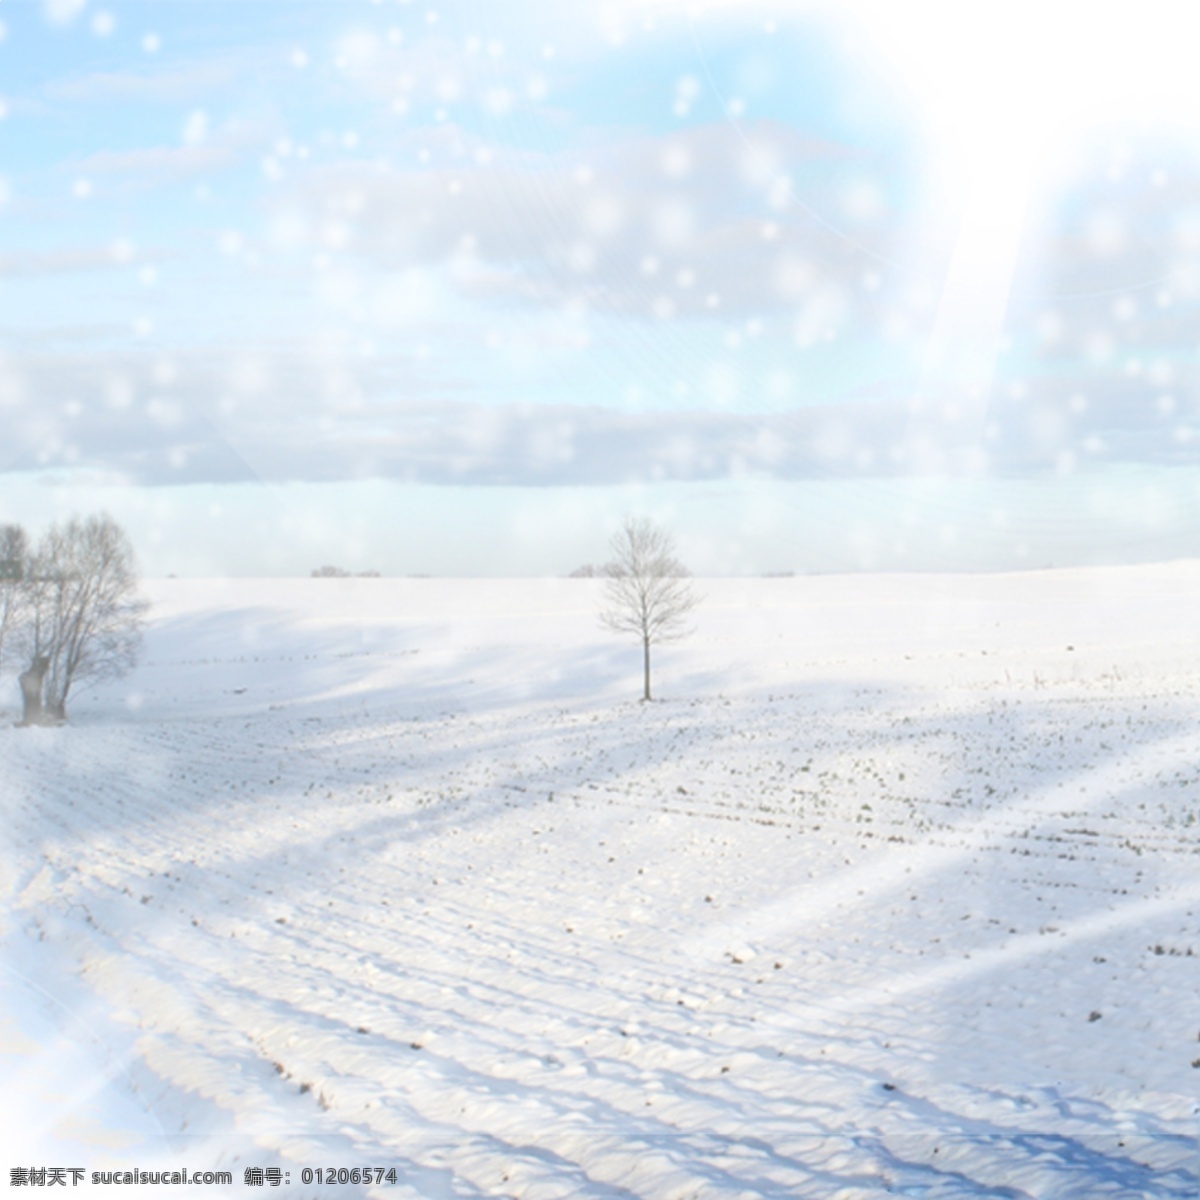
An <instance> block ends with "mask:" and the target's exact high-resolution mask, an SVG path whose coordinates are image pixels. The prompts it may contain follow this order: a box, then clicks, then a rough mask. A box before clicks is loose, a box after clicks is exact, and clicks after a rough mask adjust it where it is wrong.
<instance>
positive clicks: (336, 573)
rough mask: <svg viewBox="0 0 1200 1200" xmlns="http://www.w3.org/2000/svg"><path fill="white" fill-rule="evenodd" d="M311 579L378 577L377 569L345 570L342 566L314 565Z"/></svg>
mask: <svg viewBox="0 0 1200 1200" xmlns="http://www.w3.org/2000/svg"><path fill="white" fill-rule="evenodd" d="M312 578H313V579H353V578H358V579H378V578H379V572H378V571H358V572H357V573H356V572H354V571H347V570H346V569H345V568H344V567H331V566H325V567H314V568H313V571H312Z"/></svg>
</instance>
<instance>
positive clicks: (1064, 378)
mask: <svg viewBox="0 0 1200 1200" xmlns="http://www.w3.org/2000/svg"><path fill="white" fill-rule="evenodd" d="M897 8H899V9H902V10H903V13H902V14H899V13H897V12H896V9H897ZM964 8H970V11H971V19H970V20H965V19H964V18H963V16H962V12H961V10H962V9H964ZM1180 8H1181V6H1178V5H1168V4H1158V3H1153V2H1151V3H1148V4H1146V5H1144V6H1139V7H1138V12H1137V13H1136V14H1130V13H1128V12H1126V13H1123V14H1118V15H1113V16H1106V15H1103V14H1100V15H1097V14H1094V13H1092V12H1091V11H1090V9H1089V7H1088V6H1086V5H1083V4H1075V3H1072V2H1070V0H1060V3H1058V4H1054V3H1049V4H1042V5H1033V4H1028V3H1015V4H1013V3H1010V4H1008V5H1004V6H1000V5H996V6H994V7H993V6H989V5H986V4H980V5H978V6H962V5H957V6H956V5H950V4H945V3H940V2H939V0H912V3H910V4H906V5H903V6H896V5H890V6H889V5H884V4H881V3H875V2H874V0H845V2H844V3H840V4H836V5H822V4H819V3H801V2H793V3H775V4H760V3H754V2H746V3H735V2H733V0H728V2H725V3H720V2H713V3H707V4H704V3H701V4H685V3H675V2H673V0H644V2H641V3H635V2H633V0H627V2H621V0H613V2H607V3H588V2H582V0H581V2H580V3H572V4H561V3H550V2H548V0H514V2H513V3H509V4H504V5H492V4H489V5H484V4H481V3H478V0H456V2H447V3H437V2H436V0H431V2H428V3H416V2H412V3H406V2H403V0H401V2H397V0H379V2H373V0H361V2H359V0H338V2H336V3H334V2H332V0H322V2H313V0H308V2H301V0H249V2H246V3H237V4H235V3H227V2H223V0H216V2H214V0H205V2H203V3H202V2H199V0H171V2H169V3H165V2H162V0H144V2H142V3H126V2H124V0H112V2H111V3H100V2H97V0H86V2H85V0H44V2H43V0H0V21H2V22H3V38H2V40H0V113H2V114H3V115H2V117H0V434H2V440H0V519H4V520H19V521H22V522H23V523H25V524H27V525H29V526H31V527H33V528H37V527H39V526H40V525H42V524H43V523H45V522H46V521H48V520H50V519H52V518H54V517H56V516H59V515H63V514H67V513H70V512H75V511H92V510H95V509H100V508H103V509H106V510H108V511H110V512H112V513H113V514H114V515H115V516H117V517H118V518H119V519H121V520H122V521H123V522H125V523H126V525H127V526H128V528H129V530H130V532H131V534H132V536H133V539H134V542H135V545H136V546H137V548H138V551H139V555H140V558H141V561H142V564H143V567H144V569H145V570H146V571H147V572H149V573H152V574H165V573H168V572H174V573H179V574H222V573H230V574H254V573H266V574H280V573H282V574H305V573H307V572H308V570H310V569H311V568H312V567H314V566H317V565H320V564H322V563H327V562H329V563H337V564H339V565H344V566H346V567H347V568H351V569H377V570H381V571H383V572H384V573H387V574H405V573H448V574H505V573H511V574H530V573H532V574H539V573H550V574H554V573H565V572H566V571H569V570H570V569H571V568H573V567H575V566H578V565H580V564H581V563H583V562H588V561H600V560H602V559H603V557H604V555H605V552H606V551H605V547H606V542H607V538H608V536H609V534H610V533H611V532H612V530H613V529H614V528H615V527H616V526H617V525H618V524H619V522H620V520H621V518H622V516H623V515H624V514H625V513H627V512H638V513H644V514H648V515H651V516H654V517H657V518H659V519H660V520H662V521H663V522H664V523H665V524H667V525H669V526H670V527H671V528H672V529H673V530H674V531H675V532H676V533H677V535H678V538H679V541H680V548H681V553H682V556H683V557H684V558H685V559H686V560H687V561H688V562H689V563H690V564H691V565H692V567H693V569H694V570H696V571H697V572H699V573H725V572H739V573H741V572H745V573H756V572H768V571H785V570H795V571H797V572H805V571H810V570H819V571H829V570H861V569H886V570H903V569H933V568H936V569H970V570H977V569H985V570H991V569H1003V568H1012V567H1037V566H1044V565H1048V564H1051V563H1053V564H1057V565H1066V564H1071V563H1083V562H1094V561H1131V560H1137V559H1143V558H1167V557H1176V556H1190V555H1192V554H1194V553H1195V551H1196V545H1197V530H1198V524H1197V519H1198V518H1200V472H1198V471H1197V462H1198V458H1200V406H1198V395H1197V383H1198V382H1200V377H1198V372H1197V365H1198V364H1197V348H1198V345H1200V335H1198V333H1197V330H1198V329H1200V322H1198V321H1197V320H1196V318H1197V315H1200V314H1198V288H1200V274H1198V272H1197V266H1198V263H1197V257H1198V256H1200V152H1198V150H1197V147H1198V146H1200V142H1198V141H1197V137H1196V134H1197V129H1196V123H1195V119H1194V118H1193V116H1192V114H1193V113H1195V112H1200V96H1197V95H1196V94H1195V93H1196V87H1197V85H1196V84H1195V83H1194V82H1193V81H1192V78H1191V76H1192V74H1193V72H1192V71H1191V69H1190V64H1188V62H1187V57H1186V53H1185V49H1186V46H1188V45H1191V44H1194V42H1193V41H1192V40H1191V39H1192V35H1193V34H1194V33H1195V30H1194V29H1192V28H1191V24H1192V23H1194V22H1192V19H1191V18H1186V17H1182V16H1181V15H1180Z"/></svg>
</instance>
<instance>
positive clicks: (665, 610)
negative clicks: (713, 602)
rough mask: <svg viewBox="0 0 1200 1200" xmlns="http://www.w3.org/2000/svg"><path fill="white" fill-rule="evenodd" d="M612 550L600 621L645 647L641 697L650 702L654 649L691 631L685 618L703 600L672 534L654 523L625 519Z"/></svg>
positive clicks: (635, 518) (631, 518)
mask: <svg viewBox="0 0 1200 1200" xmlns="http://www.w3.org/2000/svg"><path fill="white" fill-rule="evenodd" d="M611 547H612V552H613V559H612V561H611V562H609V563H607V564H606V565H605V567H604V569H603V574H604V577H605V582H604V600H603V608H602V610H601V612H600V623H601V624H602V625H603V626H604V627H605V628H606V629H611V630H612V631H613V632H614V633H628V634H633V635H634V636H635V637H637V638H638V640H639V641H640V642H641V643H642V699H643V700H649V699H650V647H651V646H653V645H656V644H658V643H659V642H669V641H674V640H675V639H677V638H680V637H682V636H683V635H684V634H685V633H686V632H687V628H686V622H685V619H686V617H687V615H688V613H690V612H691V611H692V609H693V608H695V607H696V604H697V603H698V602H699V597H698V596H697V595H696V592H695V590H694V589H693V587H692V585H691V582H690V580H689V577H688V570H687V568H686V567H685V566H684V565H683V564H682V563H681V562H680V561H679V560H678V559H677V558H676V557H675V542H674V540H673V539H672V537H671V535H670V534H669V533H667V532H666V530H664V529H662V528H660V527H659V526H658V525H655V524H654V522H653V521H650V520H647V519H646V518H644V517H628V518H626V520H625V524H624V525H623V526H622V528H621V530H620V532H618V533H617V534H616V535H615V536H614V537H613V539H612V542H611Z"/></svg>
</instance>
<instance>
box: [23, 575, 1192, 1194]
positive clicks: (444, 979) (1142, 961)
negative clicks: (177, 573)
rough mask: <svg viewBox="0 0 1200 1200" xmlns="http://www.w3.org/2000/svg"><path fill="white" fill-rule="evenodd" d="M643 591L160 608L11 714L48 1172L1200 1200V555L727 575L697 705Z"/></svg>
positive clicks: (186, 587)
mask: <svg viewBox="0 0 1200 1200" xmlns="http://www.w3.org/2000/svg"><path fill="white" fill-rule="evenodd" d="M597 586H598V585H597V584H596V583H595V582H593V581H590V580H560V581H552V580H546V581H537V580H533V581H531V580H524V581H495V580H388V579H384V580H358V579H354V580H270V581H247V580H239V581H231V582H216V581H213V582H207V581H184V580H179V581H156V582H152V583H150V584H149V585H148V586H147V589H146V590H147V592H148V594H149V596H150V598H151V600H152V602H153V609H152V618H151V624H150V628H149V630H148V636H147V644H146V653H145V656H144V660H143V664H142V666H141V667H140V668H139V669H138V671H137V672H136V673H135V674H134V675H132V676H130V677H129V678H127V679H126V680H123V681H121V682H120V683H118V684H114V685H109V686H107V687H105V688H103V689H96V690H94V691H92V692H90V693H87V694H84V695H81V696H79V697H78V699H77V700H76V702H75V704H74V706H73V709H72V718H73V719H72V723H71V725H70V726H68V727H65V728H56V729H33V730H18V729H14V728H12V727H11V722H9V721H7V720H6V721H5V723H4V727H3V728H2V729H0V803H2V804H3V830H4V833H3V836H4V838H5V842H6V845H5V854H4V857H3V863H4V877H3V880H2V881H0V883H2V886H3V889H4V894H5V897H6V901H7V903H6V906H5V915H4V918H3V921H4V926H3V930H2V936H3V951H4V956H3V967H4V970H3V971H2V972H0V996H2V999H3V1013H2V1017H0V1055H2V1056H3V1057H2V1058H0V1069H2V1070H3V1071H4V1074H5V1078H6V1080H8V1082H9V1085H8V1086H7V1087H6V1088H5V1089H4V1096H3V1101H2V1102H0V1103H2V1104H3V1111H0V1120H2V1121H3V1125H4V1128H5V1130H6V1136H5V1139H4V1140H5V1141H6V1143H7V1150H8V1153H7V1156H6V1161H4V1162H3V1163H0V1166H2V1167H3V1170H4V1177H5V1181H6V1182H7V1179H8V1171H9V1168H10V1167H13V1166H17V1165H38V1164H39V1163H40V1164H42V1165H66V1166H70V1165H86V1166H87V1167H88V1169H89V1170H91V1169H113V1168H116V1169H134V1168H143V1169H146V1168H151V1167H154V1166H157V1165H167V1166H171V1167H182V1166H184V1165H186V1166H188V1167H190V1168H191V1169H193V1170H199V1169H205V1168H215V1167H221V1168H223V1169H229V1170H232V1171H233V1173H234V1176H235V1180H236V1181H237V1182H236V1185H235V1187H234V1188H233V1189H232V1190H230V1189H224V1190H222V1189H218V1190H217V1192H216V1193H214V1194H245V1195H253V1194H265V1193H263V1192H262V1190H261V1189H250V1188H245V1189H243V1187H242V1182H241V1181H242V1173H243V1169H244V1168H245V1167H247V1166H250V1167H253V1166H261V1167H276V1166H278V1167H281V1168H283V1169H285V1170H288V1171H290V1173H291V1180H292V1183H291V1186H290V1187H288V1188H283V1189H275V1190H273V1191H272V1190H271V1189H270V1188H268V1189H267V1193H269V1194H274V1195H280V1194H286V1195H289V1196H310V1195H311V1196H331V1195H343V1196H366V1195H370V1196H388V1197H396V1198H397V1200H399V1198H401V1197H404V1198H411V1197H472V1196H513V1197H529V1198H530V1200H534V1198H537V1200H543V1198H545V1200H549V1198H551V1197H655V1198H659V1197H661V1198H666V1197H677V1198H683V1197H813V1198H819V1200H830V1198H833V1197H842V1198H847V1200H848V1198H851V1197H862V1198H864V1200H865V1198H867V1197H882V1196H889V1195H900V1196H923V1197H964V1196H987V1197H1037V1198H1039V1200H1043V1198H1045V1200H1049V1198H1052V1197H1053V1198H1057V1197H1079V1198H1081V1200H1082V1198H1088V1200H1091V1198H1095V1197H1160V1196H1161V1197H1195V1196H1197V1195H1200V1148H1198V1144H1197V1130H1198V1128H1200V1103H1198V1102H1197V1097H1198V1096H1200V564H1198V563H1172V564H1165V565H1159V566H1144V567H1136V568H1119V569H1118V568H1113V569H1093V570H1080V571H1052V572H1051V571H1047V572H1036V573H1029V574H1024V575H1000V576H895V577H887V576H873V577H864V576H857V577H822V578H795V579H772V580H713V581H701V583H700V590H701V592H702V593H703V595H704V597H705V599H704V602H703V604H702V605H701V607H700V608H699V609H697V610H696V612H695V614H694V625H695V632H694V634H693V635H692V636H691V637H690V638H689V639H688V640H687V641H686V642H683V643H679V644H677V645H674V646H671V647H665V648H663V649H662V650H661V651H660V652H659V653H658V655H657V658H656V670H655V683H656V689H657V693H658V696H659V697H660V698H659V699H657V700H656V702H655V703H653V704H650V705H643V704H640V703H638V702H637V701H636V697H637V695H638V694H639V688H640V657H639V654H640V652H639V649H638V647H637V646H636V645H635V644H626V643H623V642H621V641H620V640H619V639H617V638H615V637H613V636H612V635H609V634H606V633H604V632H603V631H601V630H600V629H599V628H598V626H597V623H596V616H595V614H596V597H597ZM5 686H6V688H7V689H8V690H7V691H6V692H5V696H6V697H9V705H10V709H11V707H12V704H13V703H14V702H15V695H12V693H15V685H14V684H12V682H11V680H6V683H5ZM10 715H11V713H10ZM356 1165H371V1166H383V1167H393V1166H394V1167H395V1168H397V1173H398V1182H397V1183H396V1184H395V1185H394V1186H387V1185H386V1184H385V1185H383V1186H380V1187H371V1188H365V1187H361V1186H354V1185H349V1184H348V1185H344V1186H333V1187H330V1186H328V1185H326V1186H323V1187H316V1186H312V1187H304V1186H303V1185H302V1184H301V1183H300V1171H301V1170H302V1169H303V1168H304V1167H306V1166H308V1167H312V1168H316V1167H326V1168H327V1167H329V1166H333V1167H339V1166H346V1167H351V1166H356ZM164 1190H168V1191H169V1190H170V1189H161V1188H147V1189H146V1193H147V1194H155V1195H162V1194H163V1192H164ZM93 1193H94V1194H97V1193H98V1189H93ZM122 1194H125V1195H135V1194H138V1189H136V1188H125V1189H123V1193H122Z"/></svg>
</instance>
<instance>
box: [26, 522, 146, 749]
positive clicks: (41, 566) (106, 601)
mask: <svg viewBox="0 0 1200 1200" xmlns="http://www.w3.org/2000/svg"><path fill="white" fill-rule="evenodd" d="M20 594H21V605H22V612H21V620H20V621H19V622H18V630H19V639H20V640H21V641H22V643H23V649H24V651H25V653H26V657H27V659H28V662H29V666H28V667H27V668H26V670H25V671H23V672H22V674H21V679H20V682H21V693H22V700H23V704H24V713H23V716H22V721H21V723H22V724H23V725H28V724H38V723H40V722H42V721H45V720H53V721H62V720H65V719H66V715H67V697H68V695H70V692H71V688H72V686H73V685H74V684H75V683H77V682H78V681H80V680H82V679H103V678H110V677H112V676H116V675H121V674H124V673H125V671H127V670H128V669H129V668H130V667H132V666H133V664H134V662H135V661H136V658H137V651H138V648H139V646H140V644H141V624H142V618H143V616H144V615H145V611H146V605H145V603H144V602H143V601H142V600H140V599H139V598H138V596H137V570H136V567H135V564H134V558H133V548H132V546H131V545H130V544H129V539H128V538H127V537H126V536H125V532H124V530H122V529H121V527H120V526H119V525H118V524H117V523H116V522H115V521H114V520H113V519H112V517H109V516H107V515H105V516H93V517H88V518H87V519H86V520H80V519H79V518H77V517H73V518H72V519H71V520H69V521H68V522H67V523H66V524H65V525H52V526H51V527H50V528H49V529H48V530H47V531H46V532H45V533H44V534H43V536H42V537H41V539H40V540H39V542H38V545H37V549H36V550H35V551H34V553H33V554H32V555H28V556H27V557H26V560H25V563H24V564H23V566H22V569H21V580H20Z"/></svg>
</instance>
